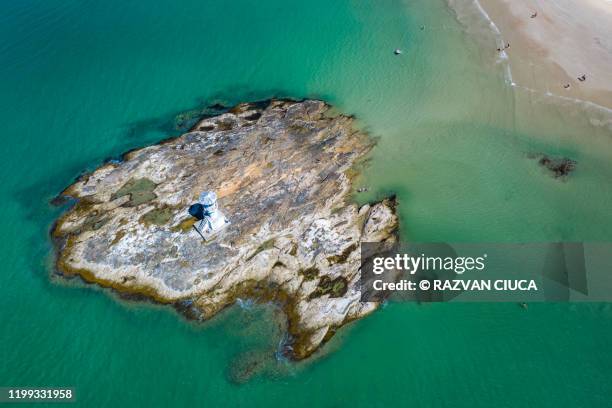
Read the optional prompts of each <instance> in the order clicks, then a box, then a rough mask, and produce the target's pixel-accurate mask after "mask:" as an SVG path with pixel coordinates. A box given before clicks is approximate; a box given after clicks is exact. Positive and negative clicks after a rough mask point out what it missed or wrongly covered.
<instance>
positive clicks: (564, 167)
mask: <svg viewBox="0 0 612 408" xmlns="http://www.w3.org/2000/svg"><path fill="white" fill-rule="evenodd" d="M532 157H533V158H537V159H538V163H539V164H540V166H542V167H544V168H546V169H547V170H549V171H550V172H551V173H552V175H553V177H555V178H559V177H565V176H567V175H569V174H570V173H571V172H572V171H574V169H575V168H576V161H575V160H572V159H570V158H567V157H551V156H547V155H545V154H540V155H533V156H532Z"/></svg>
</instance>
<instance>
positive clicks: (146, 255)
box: [52, 100, 398, 359]
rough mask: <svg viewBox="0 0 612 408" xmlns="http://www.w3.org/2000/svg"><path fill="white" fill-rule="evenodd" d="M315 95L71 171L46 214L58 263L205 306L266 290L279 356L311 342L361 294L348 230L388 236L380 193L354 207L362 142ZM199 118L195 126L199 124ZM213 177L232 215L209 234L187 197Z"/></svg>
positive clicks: (191, 312)
mask: <svg viewBox="0 0 612 408" xmlns="http://www.w3.org/2000/svg"><path fill="white" fill-rule="evenodd" d="M328 109H329V107H328V106H327V105H326V104H325V103H323V102H320V101H313V100H307V101H303V102H293V101H284V100H273V101H270V102H269V104H267V105H262V104H261V103H258V104H242V105H238V106H237V107H235V108H233V109H232V110H230V111H229V112H228V113H224V114H222V115H219V116H216V117H212V118H206V119H204V120H201V121H200V122H199V123H197V124H196V125H195V126H194V128H193V129H194V130H193V131H191V132H189V133H186V134H184V135H183V136H180V137H178V138H176V139H172V140H167V141H164V142H162V143H160V144H158V145H154V146H149V147H145V148H142V149H138V150H134V151H131V152H129V153H127V154H126V155H125V156H124V159H123V161H121V162H110V163H106V164H104V165H103V166H101V167H100V168H98V169H97V170H95V171H94V172H93V173H91V174H88V175H86V176H83V177H81V178H80V179H79V180H78V181H77V182H75V183H74V184H73V185H71V186H70V187H68V188H67V189H66V190H65V191H64V192H63V193H62V195H63V196H67V197H72V198H74V199H76V204H75V205H74V206H73V207H72V208H71V209H70V210H69V211H67V212H66V213H65V214H64V215H62V217H61V218H60V219H59V220H58V221H57V222H56V224H55V226H54V229H53V231H52V235H53V237H54V238H55V239H56V242H57V251H58V255H57V270H58V272H60V273H62V274H64V275H67V276H70V275H80V276H81V277H82V278H83V279H85V280H86V281H89V282H95V283H98V284H100V285H102V286H105V287H112V288H114V289H116V290H118V291H120V292H121V293H128V294H138V295H144V296H146V297H147V298H150V299H153V300H156V301H158V302H162V303H168V304H173V305H175V306H176V307H177V309H178V310H180V311H182V312H183V313H185V314H186V315H187V316H189V317H191V318H197V319H207V318H210V317H211V316H213V315H215V314H216V313H218V312H219V311H220V310H222V309H223V308H225V307H227V306H229V305H232V304H234V303H235V302H236V301H237V300H238V299H254V300H256V301H260V302H269V301H272V302H275V303H277V304H278V305H280V306H281V307H282V308H283V310H284V311H285V313H286V316H287V330H288V334H289V338H290V339H291V341H290V343H291V344H290V346H288V347H287V350H290V352H291V355H290V357H292V358H296V359H300V358H304V357H306V356H308V355H310V354H311V353H312V352H313V351H315V350H316V349H317V347H318V346H319V345H320V344H321V343H322V342H323V341H326V340H327V339H329V338H330V337H331V336H332V335H333V333H335V331H336V329H337V328H338V327H340V326H342V325H343V324H345V323H347V322H349V321H351V320H353V319H356V318H359V317H362V316H364V315H366V314H368V313H370V312H372V311H373V310H374V309H375V308H376V307H377V306H378V305H377V304H376V303H361V302H360V301H359V300H360V292H359V267H360V253H359V252H360V251H359V244H360V242H362V241H367V242H387V243H389V244H390V245H391V244H393V243H394V242H395V241H396V239H397V236H396V233H397V226H398V220H397V217H396V214H395V201H394V199H393V198H389V199H385V200H383V201H381V202H378V203H374V204H371V205H365V206H363V207H361V208H359V207H358V206H357V205H355V204H353V203H351V202H350V201H348V199H347V196H348V194H349V193H350V191H351V179H350V177H349V176H348V175H347V173H348V172H347V171H348V170H349V169H351V168H352V167H353V165H354V164H355V162H356V161H358V160H359V159H360V158H362V157H363V156H364V155H365V154H366V153H367V152H368V150H369V149H370V148H371V147H372V144H371V142H370V141H369V139H368V138H367V136H366V135H364V134H363V133H361V132H359V131H357V130H355V129H354V127H353V126H352V125H353V119H352V118H350V117H347V116H343V115H330V114H329V113H326V112H327V111H328ZM201 129H204V130H201ZM205 190H214V191H216V192H217V194H218V197H219V205H220V207H221V208H222V209H223V211H224V213H225V214H226V215H227V217H228V218H229V219H230V221H231V225H230V226H228V227H227V228H225V229H224V230H222V231H221V232H220V233H219V234H218V235H216V236H215V237H214V239H213V240H212V241H208V242H205V241H203V240H202V239H201V238H200V237H199V236H198V235H197V233H196V232H195V231H194V230H193V229H192V225H193V222H194V219H193V218H191V217H190V216H189V215H188V214H187V209H188V208H189V205H190V204H192V203H194V202H195V201H196V200H197V198H198V195H199V194H200V193H201V192H202V191H205Z"/></svg>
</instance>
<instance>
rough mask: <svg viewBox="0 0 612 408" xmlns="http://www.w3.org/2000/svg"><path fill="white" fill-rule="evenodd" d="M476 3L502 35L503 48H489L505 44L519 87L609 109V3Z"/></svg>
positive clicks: (564, 0) (611, 41)
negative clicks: (581, 79)
mask: <svg viewBox="0 0 612 408" xmlns="http://www.w3.org/2000/svg"><path fill="white" fill-rule="evenodd" d="M480 4H481V6H482V7H483V9H484V10H486V12H487V13H488V15H489V17H490V18H491V19H492V20H493V21H494V22H495V24H496V25H497V27H498V28H499V30H500V31H501V36H502V42H503V44H492V48H493V50H494V51H495V48H496V47H499V46H500V45H501V46H503V45H505V44H506V43H509V44H510V47H509V48H508V49H506V50H505V52H506V53H507V54H508V58H509V61H510V65H511V70H512V78H513V81H514V82H515V83H516V84H517V85H518V86H524V87H527V88H531V89H534V90H537V91H543V92H550V93H552V94H555V95H560V96H565V97H570V98H577V99H581V100H586V101H591V102H594V103H596V104H599V105H602V106H605V107H607V108H611V109H612V1H609V0H583V1H578V0H537V1H534V0H480ZM536 13H537V14H536ZM532 16H533V17H532ZM582 75H586V79H585V80H584V81H580V80H579V79H578V78H579V77H581V76H582ZM568 85H569V87H568Z"/></svg>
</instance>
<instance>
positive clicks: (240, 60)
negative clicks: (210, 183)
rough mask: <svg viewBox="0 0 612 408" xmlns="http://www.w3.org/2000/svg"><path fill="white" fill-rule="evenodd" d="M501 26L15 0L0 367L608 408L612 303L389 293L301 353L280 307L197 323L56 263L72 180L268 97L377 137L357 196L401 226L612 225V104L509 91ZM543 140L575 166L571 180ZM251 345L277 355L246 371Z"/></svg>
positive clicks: (609, 229) (96, 394) (0, 109)
mask: <svg viewBox="0 0 612 408" xmlns="http://www.w3.org/2000/svg"><path fill="white" fill-rule="evenodd" d="M421 26H423V29H421ZM491 44H494V38H493V37H492V33H491V32H490V30H489V28H488V24H487V22H486V21H483V20H482V19H481V16H480V15H478V13H476V12H475V11H474V9H472V8H469V7H465V8H461V9H459V10H458V11H454V10H452V9H450V8H449V7H448V6H447V4H446V2H444V1H442V0H431V1H420V2H416V1H408V0H406V1H399V0H335V1H320V0H310V1H308V2H287V1H277V0H274V1H272V0H263V1H259V2H256V1H253V0H234V1H231V2H229V1H210V0H186V1H183V2H175V1H169V0H159V1H155V2H138V1H131V0H123V1H115V0H108V1H105V2H96V1H91V0H78V1H77V0H62V1H57V0H46V1H42V0H23V1H22V0H19V1H5V0H2V1H0V124H1V129H2V135H3V148H2V149H0V155H1V161H0V180H1V183H0V197H1V199H2V210H3V211H2V223H0V232H1V236H2V240H1V242H0V256H1V259H2V262H1V264H0V265H1V266H0V279H1V285H0V310H1V312H0V324H1V328H0V386H45V387H49V386H70V387H74V388H75V389H76V392H77V401H78V402H77V405H78V406H87V407H103V406H113V407H123V406H160V407H166V406H172V405H175V406H188V405H194V404H196V405H197V406H262V407H263V406H279V405H290V406H297V407H300V406H304V407H312V406H322V407H338V406H356V407H376V406H414V407H430V406H436V407H454V406H465V407H476V406H482V407H491V406H498V407H518V406H534V407H561V406H602V407H603V406H609V404H610V401H611V400H612V386H610V377H611V376H612V353H610V344H611V343H612V306H611V305H609V304H532V305H530V307H529V309H528V310H524V309H522V308H520V307H518V306H517V305H516V304H457V303H451V304H427V305H416V304H390V305H387V306H386V307H384V308H382V309H381V310H380V311H378V312H377V313H375V314H373V315H372V316H369V317H367V318H365V319H363V320H360V321H358V322H356V323H354V324H351V325H350V326H349V327H346V328H344V329H343V330H341V331H340V333H339V334H338V335H337V336H336V337H335V338H334V339H332V341H331V342H330V343H329V344H327V345H326V346H325V347H324V348H323V350H322V352H321V353H319V354H318V355H317V356H315V358H313V359H312V360H310V361H307V362H302V363H291V362H286V361H277V360H275V359H274V358H273V357H274V351H275V347H276V345H277V344H278V342H279V341H280V340H281V333H280V332H279V329H278V327H277V325H276V316H275V312H274V310H272V309H271V308H270V307H250V308H244V309H241V308H238V307H236V308H233V309H232V310H229V311H228V312H226V313H224V314H222V315H221V316H219V317H218V318H215V319H213V321H211V322H207V323H205V324H193V323H189V322H186V321H185V320H183V319H182V318H180V317H179V316H178V315H177V314H176V313H175V312H174V311H172V310H170V309H168V308H165V307H161V306H155V305H150V304H142V303H136V302H128V301H123V300H120V299H118V298H117V297H116V296H115V295H113V294H110V293H109V292H107V291H104V290H101V289H98V288H96V287H93V286H89V285H83V284H80V283H78V282H76V281H70V282H65V281H63V280H61V279H58V278H57V277H54V276H53V275H52V257H51V255H52V246H51V242H50V240H49V237H48V231H49V229H50V227H51V225H52V223H53V220H54V219H55V218H56V217H57V216H58V215H59V213H60V211H61V210H60V209H57V208H54V207H52V206H51V205H49V200H51V199H52V198H53V197H54V196H55V195H56V194H57V193H58V192H59V191H61V190H62V189H63V188H64V187H66V186H67V185H68V184H70V183H71V181H72V180H73V179H74V178H75V177H76V176H78V175H79V174H80V173H81V172H83V171H86V170H91V169H93V168H95V167H96V166H97V165H99V164H100V163H101V162H102V161H103V160H104V159H105V158H108V157H113V156H117V155H119V154H120V153H121V152H123V151H125V150H128V149H130V148H133V147H137V146H142V145H146V144H150V143H154V142H155V141H158V140H160V139H162V138H165V137H168V136H169V135H176V134H179V133H180V131H179V130H177V129H176V128H175V126H174V122H175V117H176V115H177V114H179V113H181V112H184V111H188V110H191V109H194V108H197V107H202V106H206V105H210V104H213V103H216V102H222V103H224V104H232V103H236V102H239V101H245V100H258V99H264V98H269V97H272V96H286V97H296V98H303V97H317V98H323V99H325V100H327V101H328V102H330V103H332V104H334V105H335V106H337V107H338V108H339V109H340V110H342V111H344V112H347V113H350V114H354V115H356V117H357V118H358V119H359V122H360V124H361V125H362V126H363V127H365V128H366V129H367V130H368V131H369V132H370V133H371V134H372V135H373V136H374V137H376V138H377V139H378V145H377V147H376V149H375V150H374V152H373V153H372V156H371V160H370V161H369V163H368V165H367V167H366V169H365V171H364V174H363V176H362V177H361V178H360V179H359V180H358V183H359V184H360V185H364V186H368V187H369V188H370V190H369V192H368V193H366V194H362V195H356V197H355V199H356V200H358V201H362V202H365V201H367V200H371V199H374V198H378V197H382V196H383V195H385V194H389V193H391V192H392V193H396V194H397V195H398V198H399V202H400V206H399V211H400V217H401V234H402V238H403V239H406V240H418V241H446V242H459V241H461V242H502V241H503V242H521V241H522V242H530V241H533V242H542V241H558V240H564V241H582V240H584V241H611V240H612V211H610V208H611V204H612V183H611V181H612V160H611V159H612V145H611V141H612V132H611V130H610V128H609V127H606V124H605V120H606V119H605V115H604V114H603V113H601V112H599V111H598V110H597V109H595V108H593V107H590V106H586V105H581V104H576V103H573V102H569V101H561V100H557V99H555V98H553V97H548V96H545V95H540V94H536V93H533V92H529V91H525V90H522V89H520V88H515V87H511V86H510V85H509V84H508V78H507V77H506V74H505V71H504V69H505V65H504V63H503V61H502V62H498V61H496V56H495V53H494V52H491V48H492V49H493V50H494V48H495V47H494V46H493V47H491ZM395 48H401V49H402V50H403V54H402V55H401V56H394V55H393V53H392V51H393V49H395ZM533 152H542V153H547V154H556V155H567V156H570V157H572V158H574V159H575V160H577V162H578V166H577V169H576V171H575V173H574V174H573V175H572V176H571V177H570V178H569V179H568V180H567V181H565V182H563V181H559V180H555V179H553V178H552V177H550V176H549V175H548V174H546V172H545V171H544V170H543V169H541V168H540V167H539V166H538V165H537V163H536V162H535V161H534V160H532V159H529V158H528V153H533ZM252 355H262V356H265V358H267V360H266V361H267V363H266V364H267V365H266V367H265V368H264V369H263V370H262V371H261V373H260V374H259V375H256V376H255V377H254V378H252V379H251V380H250V381H248V382H247V383H245V384H241V385H238V384H235V383H234V382H232V381H231V380H230V379H231V377H232V371H233V370H234V369H235V367H236V366H240V364H243V362H244V361H245V358H246V359H247V360H248V358H249V356H252ZM245 356H247V357H245ZM73 406H74V405H73Z"/></svg>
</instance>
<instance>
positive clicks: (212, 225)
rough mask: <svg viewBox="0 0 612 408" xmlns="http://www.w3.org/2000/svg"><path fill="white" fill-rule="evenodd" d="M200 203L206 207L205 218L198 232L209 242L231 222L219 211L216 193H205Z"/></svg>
mask: <svg viewBox="0 0 612 408" xmlns="http://www.w3.org/2000/svg"><path fill="white" fill-rule="evenodd" d="M198 202H199V203H200V204H202V206H203V207H204V214H203V215H204V217H203V218H202V220H201V221H200V223H199V225H198V230H199V231H200V233H201V234H202V235H203V236H204V239H206V240H208V239H209V238H210V237H212V236H213V235H215V234H216V233H218V232H219V231H221V230H222V229H224V228H225V227H226V226H227V225H228V224H229V223H230V222H229V220H228V219H227V218H226V217H225V215H224V214H223V212H222V211H221V210H220V209H219V205H218V204H217V194H216V193H215V192H214V191H205V192H203V193H202V194H200V197H199V199H198Z"/></svg>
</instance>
